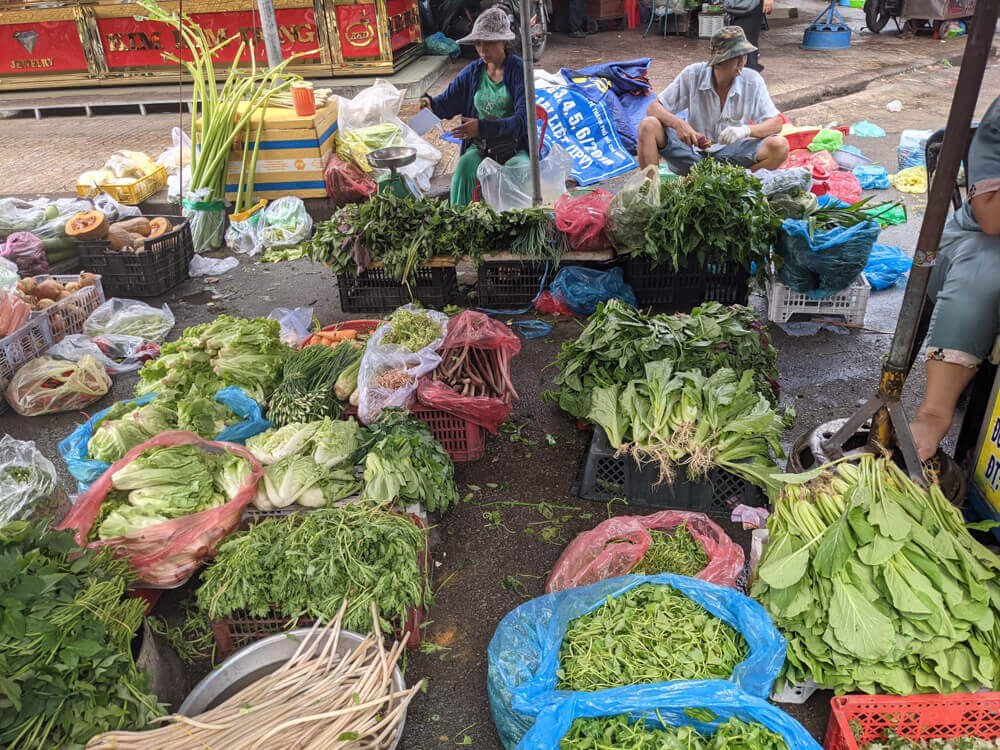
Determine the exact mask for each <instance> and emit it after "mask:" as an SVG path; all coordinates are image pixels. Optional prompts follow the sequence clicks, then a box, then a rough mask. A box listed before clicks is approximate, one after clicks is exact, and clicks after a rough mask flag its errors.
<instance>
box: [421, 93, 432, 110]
mask: <svg viewBox="0 0 1000 750" xmlns="http://www.w3.org/2000/svg"><path fill="white" fill-rule="evenodd" d="M431 105H432V102H431V98H430V97H429V96H422V97H420V109H432V106H431Z"/></svg>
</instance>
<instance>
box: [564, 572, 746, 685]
mask: <svg viewBox="0 0 1000 750" xmlns="http://www.w3.org/2000/svg"><path fill="white" fill-rule="evenodd" d="M746 653H747V646H746V642H745V641H744V640H743V636H742V635H740V634H739V633H737V632H736V631H735V630H733V629H732V628H731V627H729V625H727V624H726V623H724V622H723V621H722V620H720V619H718V618H717V617H714V616H713V615H711V614H709V613H708V612H707V611H706V610H705V609H704V608H703V607H702V606H701V605H699V604H696V603H695V602H693V601H692V600H691V599H689V598H688V597H686V596H684V594H681V593H680V592H678V591H675V590H674V589H672V588H671V587H670V586H663V585H653V584H643V585H641V586H636V587H635V588H633V589H630V590H629V591H627V592H625V593H624V594H622V595H621V596H617V597H608V599H607V601H606V603H605V604H604V605H602V606H600V607H598V608H597V609H595V610H592V611H591V612H588V613H587V614H585V615H583V616H582V617H578V618H576V619H575V620H573V621H571V622H570V623H569V627H568V628H567V629H566V635H565V636H564V637H563V640H562V645H561V646H560V647H559V669H558V670H557V672H556V674H557V676H558V677H559V681H558V683H557V685H556V689H557V690H584V691H596V690H603V689H605V688H612V687H620V686H622V685H646V684H649V683H653V682H665V681H668V680H709V679H722V680H725V679H728V678H729V677H730V676H731V675H732V673H733V669H735V668H736V665H737V664H739V663H740V662H741V661H743V659H744V658H745V657H746Z"/></svg>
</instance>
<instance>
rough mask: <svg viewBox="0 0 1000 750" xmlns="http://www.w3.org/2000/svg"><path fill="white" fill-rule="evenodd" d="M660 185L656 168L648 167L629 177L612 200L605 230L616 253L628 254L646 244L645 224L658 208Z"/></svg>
mask: <svg viewBox="0 0 1000 750" xmlns="http://www.w3.org/2000/svg"><path fill="white" fill-rule="evenodd" d="M651 170H652V174H651V173H650V171H651ZM650 176H651V177H652V179H650ZM660 186H661V183H660V180H659V179H658V178H657V177H656V169H655V167H648V168H647V169H646V170H644V171H640V172H637V173H636V174H634V175H632V176H631V177H629V178H628V180H626V182H625V185H624V187H622V189H621V190H619V191H618V193H617V194H616V195H615V197H614V198H612V199H611V203H610V204H608V229H607V231H608V236H609V237H610V238H611V241H612V242H613V243H614V245H615V247H616V248H617V249H618V250H621V251H622V252H623V253H631V252H633V251H635V250H638V249H640V248H641V247H642V246H643V245H644V244H645V242H646V225H647V224H648V223H649V221H650V219H651V218H652V217H653V214H654V213H655V212H656V209H658V208H659V207H660Z"/></svg>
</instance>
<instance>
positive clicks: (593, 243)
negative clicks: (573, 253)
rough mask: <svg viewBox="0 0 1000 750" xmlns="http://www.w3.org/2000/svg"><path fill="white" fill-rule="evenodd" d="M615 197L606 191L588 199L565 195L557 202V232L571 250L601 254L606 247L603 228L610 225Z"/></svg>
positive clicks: (591, 193) (592, 192) (589, 194)
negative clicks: (566, 241) (567, 242)
mask: <svg viewBox="0 0 1000 750" xmlns="http://www.w3.org/2000/svg"><path fill="white" fill-rule="evenodd" d="M613 197H614V196H613V195H611V193H609V192H608V191H606V190H593V191H591V192H589V193H587V194H586V195H581V196H572V195H570V194H569V193H565V194H563V195H561V196H559V198H558V199H557V200H556V229H558V230H559V231H560V232H562V233H564V234H565V235H566V239H567V240H568V241H569V246H570V248H571V249H573V250H577V251H579V252H583V251H587V250H601V249H603V248H604V247H605V246H606V245H607V238H606V237H605V236H604V227H605V226H606V225H607V223H608V205H609V204H610V203H611V199H612V198H613Z"/></svg>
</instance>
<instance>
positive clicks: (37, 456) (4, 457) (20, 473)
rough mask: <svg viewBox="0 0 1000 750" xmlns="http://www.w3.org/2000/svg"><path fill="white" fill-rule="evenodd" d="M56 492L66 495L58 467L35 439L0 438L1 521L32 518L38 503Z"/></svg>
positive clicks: (2, 522) (0, 522) (8, 436)
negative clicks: (57, 474) (39, 447)
mask: <svg viewBox="0 0 1000 750" xmlns="http://www.w3.org/2000/svg"><path fill="white" fill-rule="evenodd" d="M57 493H60V494H62V495H63V499H65V494H64V493H62V490H61V489H60V488H59V482H58V478H57V477H56V469H55V467H54V466H53V465H52V462H51V461H49V459H47V458H46V457H45V456H43V455H42V454H41V452H40V451H39V450H38V449H37V448H36V447H35V444H34V442H32V441H30V440H15V439H14V438H12V437H11V436H10V435H4V436H3V437H2V438H0V524H4V523H7V522H9V521H19V520H27V519H29V518H30V517H31V516H32V512H33V511H34V510H36V506H37V505H40V504H41V503H43V501H46V500H49V499H50V498H53V496H54V495H56V494H57ZM38 509H39V510H44V508H38ZM57 520H58V519H57Z"/></svg>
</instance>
